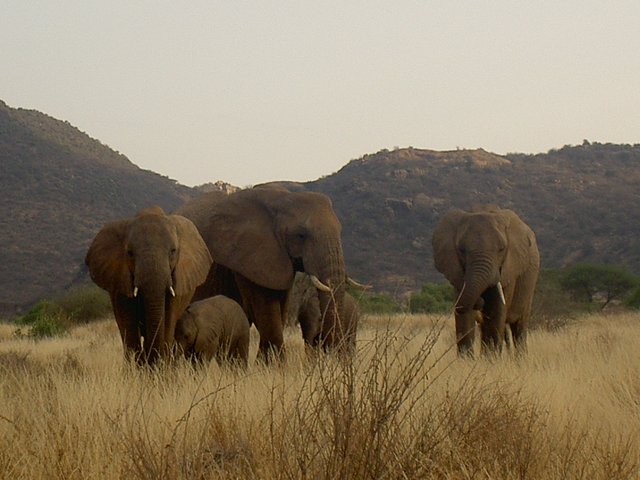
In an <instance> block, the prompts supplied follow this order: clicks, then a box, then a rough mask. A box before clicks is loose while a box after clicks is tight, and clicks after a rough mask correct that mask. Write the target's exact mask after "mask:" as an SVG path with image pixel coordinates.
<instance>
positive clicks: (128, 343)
mask: <svg viewBox="0 0 640 480" xmlns="http://www.w3.org/2000/svg"><path fill="white" fill-rule="evenodd" d="M111 306H112V307H113V314H114V316H115V318H116V323H117V324H118V331H119V332H120V338H121V339H122V345H123V346H124V353H125V355H126V357H127V358H131V359H133V360H136V361H139V360H140V359H141V358H142V344H141V343H140V338H141V336H142V332H141V331H140V325H139V322H138V318H137V316H136V311H137V309H138V307H139V306H138V305H137V302H136V300H133V299H129V298H126V297H122V296H120V295H119V296H117V297H112V298H111ZM140 308H141V307H140Z"/></svg>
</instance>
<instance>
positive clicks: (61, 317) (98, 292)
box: [16, 285, 111, 338]
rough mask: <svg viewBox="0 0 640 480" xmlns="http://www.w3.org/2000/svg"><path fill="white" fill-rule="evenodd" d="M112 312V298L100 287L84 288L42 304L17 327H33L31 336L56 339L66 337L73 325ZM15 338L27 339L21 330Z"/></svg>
mask: <svg viewBox="0 0 640 480" xmlns="http://www.w3.org/2000/svg"><path fill="white" fill-rule="evenodd" d="M110 312H111V302H110V300H109V295H108V294H107V293H106V292H105V291H104V290H102V289H100V288H98V287H97V286H94V285H83V286H81V287H77V288H74V289H72V290H69V291H68V292H65V293H63V294H61V295H58V296H57V297H55V299H54V300H40V301H39V302H38V303H36V304H35V305H34V306H33V307H32V308H31V309H30V310H29V311H28V312H27V313H26V314H25V315H23V316H22V317H19V318H18V319H17V320H16V323H17V324H18V325H24V326H28V327H30V328H29V331H28V333H27V334H26V335H28V336H32V337H37V338H42V337H53V336H58V335H63V334H64V333H66V331H67V329H68V328H69V327H71V326H72V325H74V324H78V323H88V322H90V321H92V320H96V319H100V318H104V317H105V316H106V315H108V314H109V313H110ZM16 334H17V335H18V336H20V335H24V334H23V333H22V330H20V329H19V330H18V331H17V332H16Z"/></svg>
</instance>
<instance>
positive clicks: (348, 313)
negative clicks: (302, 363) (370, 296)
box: [298, 293, 360, 354]
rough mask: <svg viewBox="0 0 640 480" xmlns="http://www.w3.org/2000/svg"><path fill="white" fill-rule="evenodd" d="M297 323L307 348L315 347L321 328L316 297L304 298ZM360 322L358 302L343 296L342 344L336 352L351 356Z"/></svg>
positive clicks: (348, 296) (348, 295)
mask: <svg viewBox="0 0 640 480" xmlns="http://www.w3.org/2000/svg"><path fill="white" fill-rule="evenodd" d="M298 321H299V322H300V327H301V329H302V337H303V338H304V341H305V344H306V345H307V346H308V347H317V346H318V343H319V342H318V338H319V335H320V327H321V325H320V324H321V321H322V319H321V313H320V307H319V304H318V300H317V295H316V296H311V297H308V298H306V299H305V300H304V301H303V303H302V305H300V310H299V311H298ZM359 321H360V307H359V306H358V301H357V300H356V299H355V298H353V296H351V294H349V293H345V294H344V318H343V319H342V322H341V326H342V329H343V335H344V337H343V338H344V342H343V343H342V344H341V345H339V347H338V351H340V352H342V353H348V354H352V353H354V352H355V348H356V330H357V329H358V322H359Z"/></svg>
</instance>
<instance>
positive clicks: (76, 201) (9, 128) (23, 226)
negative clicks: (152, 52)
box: [0, 102, 193, 312]
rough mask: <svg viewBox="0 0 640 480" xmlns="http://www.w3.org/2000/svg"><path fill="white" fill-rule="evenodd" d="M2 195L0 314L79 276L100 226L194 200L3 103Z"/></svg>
mask: <svg viewBox="0 0 640 480" xmlns="http://www.w3.org/2000/svg"><path fill="white" fill-rule="evenodd" d="M0 191H2V202H0V245H2V249H3V252H2V261H0V312H2V311H5V312H10V311H13V310H15V309H16V308H18V307H20V306H22V305H26V304H29V303H31V302H33V301H35V300H37V299H39V298H40V297H42V296H45V295H49V294H51V293H52V292H55V291H57V290H60V289H61V288H64V287H65V286H66V285H68V284H70V283H72V282H73V281H74V280H75V279H77V278H84V275H83V268H84V265H83V259H84V254H85V252H86V248H87V247H88V244H89V242H90V240H91V239H92V238H93V236H94V235H95V233H96V232H97V230H98V228H99V227H100V226H101V225H102V224H104V223H105V222H107V221H109V220H113V219H115V218H120V217H124V216H128V215H131V214H132V213H134V212H135V211H137V210H138V209H140V208H142V207H145V206H148V205H160V206H161V207H163V208H164V209H165V210H172V209H173V208H175V207H176V206H177V205H179V204H180V203H182V202H183V201H184V200H185V199H186V198H189V197H190V196H191V195H193V193H192V190H191V189H190V188H188V187H185V186H182V185H179V184H177V183H176V182H175V181H173V180H170V179H169V178H167V177H163V176H161V175H158V174H156V173H153V172H150V171H145V170H141V169H140V168H138V167H137V166H135V165H134V164H133V163H131V162H130V161H129V159H127V157H125V156H124V155H122V154H119V153H117V152H114V151H113V150H111V149H110V148H109V147H107V146H106V145H103V144H102V143H100V142H99V141H97V140H95V139H92V138H91V137H89V136H88V135H86V134H84V133H82V132H80V131H79V130H78V129H76V128H74V127H73V126H71V125H70V124H69V123H67V122H62V121H60V120H56V119H54V118H52V117H49V116H48V115H45V114H42V113H40V112H36V111H33V110H23V109H13V108H10V107H8V106H7V105H6V104H5V103H3V102H0Z"/></svg>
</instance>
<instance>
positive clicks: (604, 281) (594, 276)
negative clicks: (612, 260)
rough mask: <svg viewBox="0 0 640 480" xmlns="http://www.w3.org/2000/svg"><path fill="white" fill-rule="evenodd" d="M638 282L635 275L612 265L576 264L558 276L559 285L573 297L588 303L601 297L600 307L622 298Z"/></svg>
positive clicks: (602, 307)
mask: <svg viewBox="0 0 640 480" xmlns="http://www.w3.org/2000/svg"><path fill="white" fill-rule="evenodd" d="M639 284H640V279H639V278H638V277H637V276H636V275H634V274H633V273H631V272H629V271H628V270H626V269H625V268H622V267H616V266H613V265H593V264H586V263H585V264H577V265H574V266H573V267H571V268H568V269H567V270H565V271H564V272H563V273H562V274H561V276H560V285H561V286H562V288H564V289H565V290H567V291H568V292H569V293H570V294H571V295H572V296H573V297H574V298H575V299H577V300H583V301H586V302H588V303H594V302H595V301H596V300H598V299H601V302H602V305H601V306H600V308H601V309H604V308H605V307H606V306H607V305H609V303H611V301H612V300H616V299H622V298H623V297H624V296H625V295H627V294H628V293H629V292H630V291H631V290H632V289H633V288H634V287H636V286H637V285H639Z"/></svg>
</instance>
